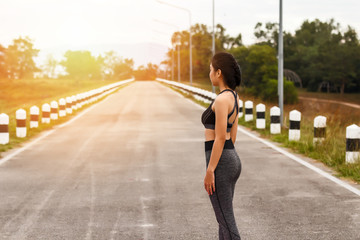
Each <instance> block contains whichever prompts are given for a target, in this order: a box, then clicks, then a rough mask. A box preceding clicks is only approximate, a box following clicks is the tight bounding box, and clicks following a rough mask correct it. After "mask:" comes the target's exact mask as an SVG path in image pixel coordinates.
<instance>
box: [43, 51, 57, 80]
mask: <svg viewBox="0 0 360 240" xmlns="http://www.w3.org/2000/svg"><path fill="white" fill-rule="evenodd" d="M58 63H59V62H58V61H57V60H56V59H55V58H54V57H53V55H51V54H49V55H48V56H47V58H46V61H45V64H44V67H43V73H44V74H45V75H46V76H47V77H48V78H55V77H56V76H55V69H56V67H57V66H58Z"/></svg>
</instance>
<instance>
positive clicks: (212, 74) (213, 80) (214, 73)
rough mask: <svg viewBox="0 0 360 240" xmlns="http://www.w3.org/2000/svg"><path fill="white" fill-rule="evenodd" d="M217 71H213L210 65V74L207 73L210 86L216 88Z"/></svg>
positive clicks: (217, 82)
mask: <svg viewBox="0 0 360 240" xmlns="http://www.w3.org/2000/svg"><path fill="white" fill-rule="evenodd" d="M218 71H219V70H218ZM218 71H215V69H214V68H213V66H212V65H211V63H210V73H209V77H210V80H211V83H212V85H214V86H218V85H219V76H218V75H219V73H218Z"/></svg>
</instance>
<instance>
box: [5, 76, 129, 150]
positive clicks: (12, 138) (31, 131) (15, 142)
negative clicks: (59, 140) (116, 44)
mask: <svg viewBox="0 0 360 240" xmlns="http://www.w3.org/2000/svg"><path fill="white" fill-rule="evenodd" d="M111 83H113V82H107V83H106V84H102V85H98V86H97V87H101V86H104V85H108V84H111ZM131 83H133V81H132V82H129V83H126V84H124V85H121V86H119V87H118V88H117V89H116V90H115V91H113V92H112V93H110V94H113V93H115V92H117V91H119V90H120V89H122V88H124V87H126V86H128V85H129V84H131ZM97 87H93V88H89V87H85V89H82V90H80V89H79V90H78V91H77V92H76V93H80V92H85V91H88V90H91V89H94V88H97ZM76 93H74V94H76ZM35 95H36V94H35ZM63 96H71V94H67V95H64V93H62V95H61V96H57V97H53V98H51V99H52V100H56V99H58V98H61V97H63ZM107 96H108V95H105V96H103V97H101V98H99V99H98V100H97V101H94V102H92V103H90V104H86V105H83V106H82V107H81V108H80V109H78V110H75V111H74V110H73V113H72V114H71V115H66V116H65V117H61V118H60V117H59V119H58V120H51V121H50V123H49V124H44V123H41V114H40V115H39V127H38V128H30V121H29V113H30V107H31V106H33V105H37V106H38V107H39V108H40V113H41V105H42V104H43V103H45V102H48V103H50V101H41V99H36V100H37V101H36V102H33V103H32V104H26V105H25V107H24V106H18V107H14V108H13V109H16V110H17V109H19V108H20V107H22V108H23V109H25V111H26V114H27V121H26V128H27V134H26V137H25V138H18V137H16V118H15V111H16V110H13V112H12V114H8V113H7V114H8V115H9V143H8V144H5V145H3V144H0V157H1V153H2V152H5V151H7V150H9V149H13V148H15V147H18V146H19V145H20V144H22V143H24V142H27V141H28V140H30V139H32V138H33V137H34V136H36V135H37V134H39V133H40V132H42V131H44V130H49V129H53V127H54V126H56V125H59V124H62V123H64V122H66V121H68V120H70V119H71V118H73V117H75V116H76V115H78V114H79V113H80V112H82V111H84V110H85V109H87V108H88V107H90V106H92V105H93V104H95V103H97V102H99V101H101V100H103V99H104V98H106V97H107ZM8 109H9V108H8Z"/></svg>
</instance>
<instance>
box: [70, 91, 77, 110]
mask: <svg viewBox="0 0 360 240" xmlns="http://www.w3.org/2000/svg"><path fill="white" fill-rule="evenodd" d="M71 108H72V110H76V109H77V98H76V96H75V95H72V96H71Z"/></svg>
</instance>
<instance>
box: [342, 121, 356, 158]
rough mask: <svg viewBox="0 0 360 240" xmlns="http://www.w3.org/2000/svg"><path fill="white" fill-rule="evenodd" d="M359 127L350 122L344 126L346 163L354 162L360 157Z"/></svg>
mask: <svg viewBox="0 0 360 240" xmlns="http://www.w3.org/2000/svg"><path fill="white" fill-rule="evenodd" d="M359 151H360V127H359V126H358V125H356V124H352V125H350V126H348V127H347V128H346V156H345V162H346V163H355V162H356V161H357V160H359V157H360V152H359Z"/></svg>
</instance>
